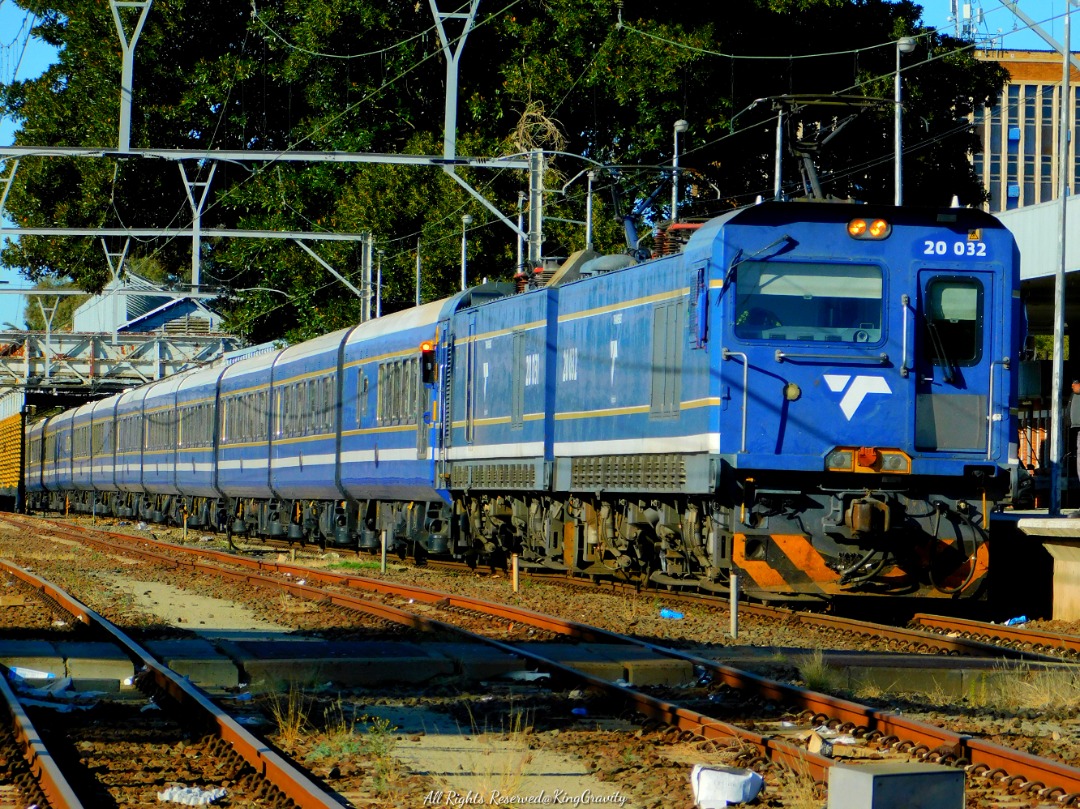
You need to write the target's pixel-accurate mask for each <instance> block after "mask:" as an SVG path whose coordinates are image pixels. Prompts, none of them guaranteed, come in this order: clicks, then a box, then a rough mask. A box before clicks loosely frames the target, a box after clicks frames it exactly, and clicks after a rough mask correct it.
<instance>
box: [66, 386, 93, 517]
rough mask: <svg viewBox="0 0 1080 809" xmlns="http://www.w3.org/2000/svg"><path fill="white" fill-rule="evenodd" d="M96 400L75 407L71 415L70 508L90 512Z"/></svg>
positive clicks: (80, 511) (78, 511) (79, 511)
mask: <svg viewBox="0 0 1080 809" xmlns="http://www.w3.org/2000/svg"><path fill="white" fill-rule="evenodd" d="M94 404H95V403H94V402H88V403H86V404H83V405H80V406H79V407H77V408H75V409H74V410H73V411H71V412H72V416H71V462H72V469H71V487H70V488H71V490H72V492H71V495H70V497H71V502H70V509H71V510H72V511H75V512H77V513H89V512H90V510H91V501H92V497H93V495H92V492H93V490H94V459H93V453H92V445H91V440H90V436H91V431H92V429H93V417H94Z"/></svg>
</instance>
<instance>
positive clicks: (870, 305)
mask: <svg viewBox="0 0 1080 809" xmlns="http://www.w3.org/2000/svg"><path fill="white" fill-rule="evenodd" d="M881 277H882V274H881V268H880V267H876V266H872V265H865V264H854V265H852V264H843V265H838V264H817V263H810V262H794V261H789V262H780V261H747V262H745V263H744V264H742V265H740V267H739V274H738V278H737V280H736V299H735V334H736V336H738V337H744V338H752V339H764V340H814V341H826V342H853V343H875V342H877V341H878V340H880V339H881V320H882V301H881V292H882V281H881Z"/></svg>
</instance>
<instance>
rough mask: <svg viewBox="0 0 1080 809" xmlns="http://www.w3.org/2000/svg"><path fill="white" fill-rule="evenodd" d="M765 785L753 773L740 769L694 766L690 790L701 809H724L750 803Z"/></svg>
mask: <svg viewBox="0 0 1080 809" xmlns="http://www.w3.org/2000/svg"><path fill="white" fill-rule="evenodd" d="M763 783H764V781H763V779H762V777H761V776H760V775H758V774H757V773H756V772H754V771H753V770H743V769H739V768H737V767H706V766H705V765H704V764H695V765H694V769H693V770H691V771H690V787H691V788H692V789H693V791H694V805H695V806H697V807H698V809H723V808H724V807H725V806H731V805H732V804H736V803H749V802H750V801H752V800H754V798H756V797H757V794H758V793H759V792H760V791H761V786H762V784H763Z"/></svg>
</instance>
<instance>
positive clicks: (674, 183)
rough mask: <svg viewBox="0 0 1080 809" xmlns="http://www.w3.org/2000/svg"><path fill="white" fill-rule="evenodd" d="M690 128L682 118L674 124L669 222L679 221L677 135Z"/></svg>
mask: <svg viewBox="0 0 1080 809" xmlns="http://www.w3.org/2000/svg"><path fill="white" fill-rule="evenodd" d="M689 128H690V123H689V122H688V121H686V120H684V119H682V118H680V119H679V120H678V121H676V122H675V150H674V151H673V152H672V153H671V221H672V223H675V222H678V221H679V214H678V210H679V133H680V132H685V131H686V130H687V129H689Z"/></svg>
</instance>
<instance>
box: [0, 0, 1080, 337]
mask: <svg viewBox="0 0 1080 809" xmlns="http://www.w3.org/2000/svg"><path fill="white" fill-rule="evenodd" d="M1078 1H1080V0H1078ZM917 2H918V0H917ZM956 3H957V6H958V7H959V8H961V9H962V8H963V6H964V0H956ZM1017 4H1018V6H1019V8H1020V9H1021V10H1022V11H1023V12H1024V13H1025V14H1027V15H1028V16H1029V17H1031V18H1032V19H1033V20H1034V21H1035V22H1036V23H1038V24H1039V25H1040V26H1041V27H1042V28H1043V29H1044V30H1045V31H1046V33H1048V34H1050V35H1051V36H1052V37H1054V38H1055V39H1057V40H1058V41H1059V42H1060V41H1061V40H1062V39H1063V38H1064V24H1063V22H1062V18H1063V15H1064V13H1065V9H1066V6H1067V5H1068V4H1069V0H1017ZM919 5H921V6H922V7H923V17H922V19H923V22H924V23H925V24H926V25H927V26H931V27H934V28H938V29H940V30H941V32H942V33H946V34H954V35H955V33H956V23H955V21H954V20H952V19H950V14H951V11H950V7H951V4H950V0H922V2H920V3H919ZM967 5H969V6H970V7H971V9H972V16H973V18H975V19H978V10H979V8H980V7H981V10H982V17H981V19H982V23H981V24H980V25H978V26H977V34H978V36H979V37H980V40H981V38H982V37H988V38H995V41H994V42H993V45H994V46H1000V47H1004V48H1006V49H1033V50H1049V49H1050V46H1049V45H1048V44H1047V43H1046V42H1044V41H1043V40H1042V39H1041V38H1040V37H1039V36H1037V35H1036V34H1035V33H1033V32H1032V31H1031V30H1029V29H1028V28H1027V25H1026V24H1025V23H1024V22H1023V21H1022V20H1020V19H1019V18H1017V17H1016V16H1015V15H1014V14H1013V13H1012V12H1011V11H1009V10H1008V9H1007V8H1006V7H1005V5H1004V4H1003V3H1002V2H1001V0H968V3H967ZM151 13H153V12H152V11H151ZM1072 22H1073V24H1072V26H1071V27H1073V28H1074V29H1076V30H1075V31H1074V32H1073V36H1072V40H1073V43H1074V50H1080V9H1078V10H1077V13H1076V14H1074V15H1073V20H1072ZM28 34H29V20H28V14H27V12H26V11H24V10H23V9H21V8H18V7H17V6H16V5H15V4H14V2H12V0H0V83H4V84H6V83H9V82H11V81H13V80H15V79H29V78H33V77H35V76H38V75H40V74H41V72H42V71H43V70H44V69H45V68H46V67H48V65H49V64H50V63H51V62H52V61H53V60H54V59H55V53H54V51H53V50H52V49H51V48H49V47H47V46H45V45H43V44H42V43H40V42H38V41H36V40H34V39H32V38H30V37H29V36H28ZM988 47H989V45H988ZM117 81H118V82H119V76H117ZM14 129H15V127H14V122H12V121H11V120H9V119H6V118H2V117H0V145H4V144H11V142H12V137H13V133H14ZM7 171H8V170H7V169H6V168H2V167H0V177H5V176H7ZM10 224H11V223H10V222H9V221H8V220H6V219H5V220H4V225H5V227H8V226H10ZM102 261H104V255H103V256H102ZM3 282H7V285H8V286H11V287H18V286H24V285H25V281H24V279H22V277H21V276H20V275H19V274H18V273H17V272H16V271H14V270H5V269H0V329H3V328H7V327H6V326H4V325H3V324H4V323H13V324H15V325H17V326H23V325H24V321H23V311H24V309H25V306H26V298H25V297H24V296H21V295H12V294H4V292H3V289H4V283H3Z"/></svg>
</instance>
